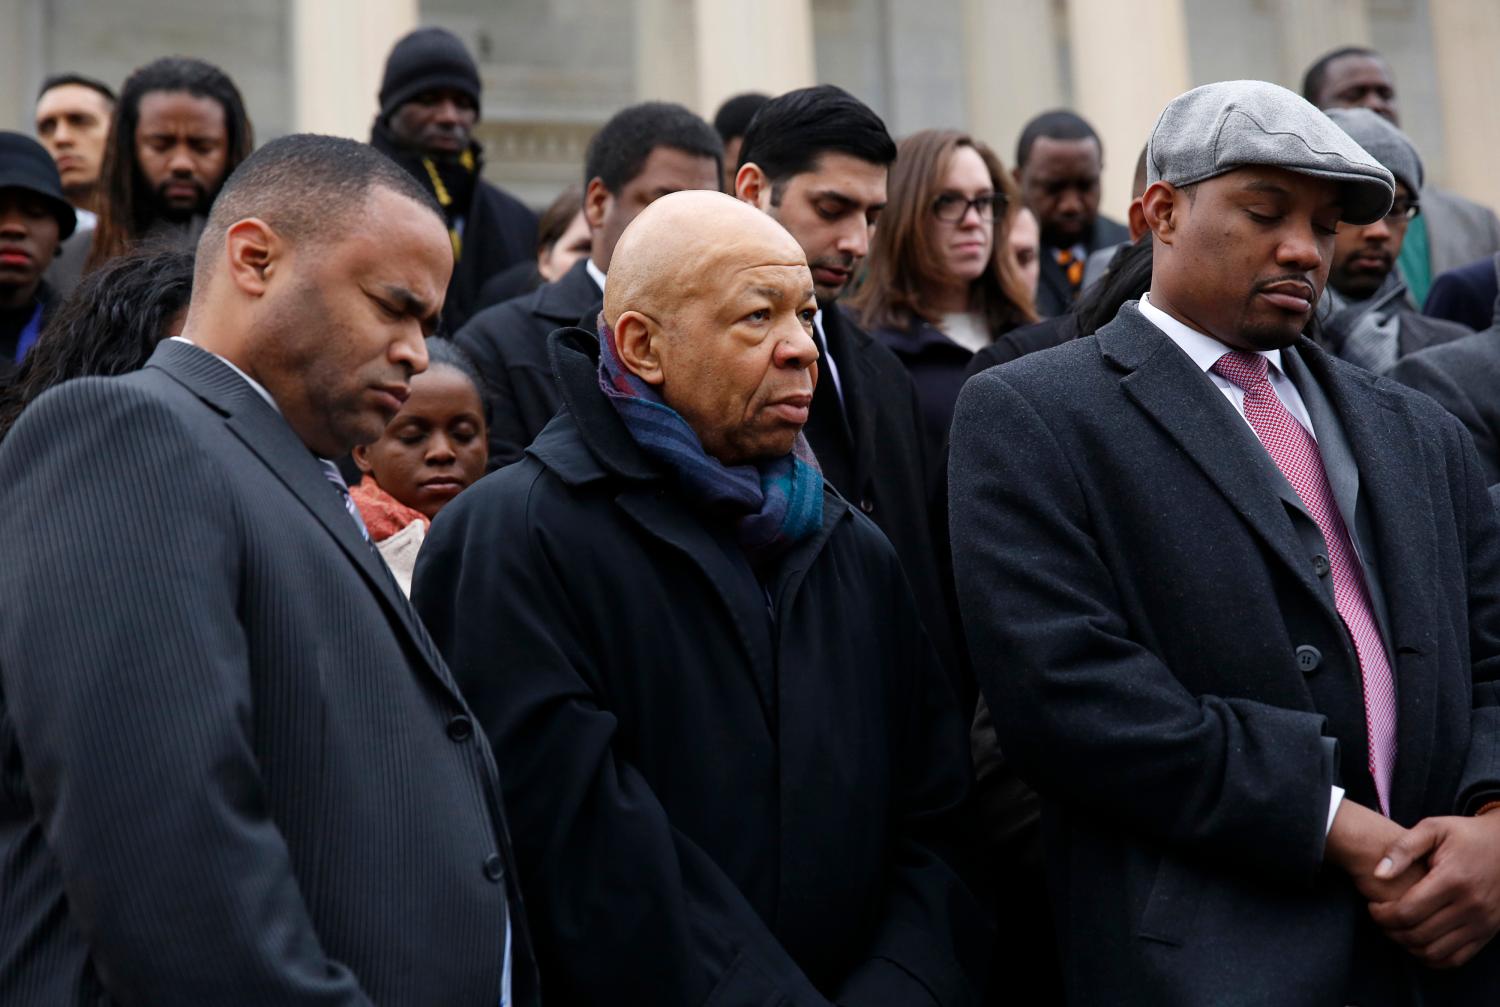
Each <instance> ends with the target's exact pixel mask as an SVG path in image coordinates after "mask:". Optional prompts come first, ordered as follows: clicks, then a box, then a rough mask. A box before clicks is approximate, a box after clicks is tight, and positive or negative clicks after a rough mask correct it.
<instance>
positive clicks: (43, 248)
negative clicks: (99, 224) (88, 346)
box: [0, 132, 74, 387]
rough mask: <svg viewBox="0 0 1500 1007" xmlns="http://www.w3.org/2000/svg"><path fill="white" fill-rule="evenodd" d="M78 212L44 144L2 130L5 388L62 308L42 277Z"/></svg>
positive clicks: (0, 318)
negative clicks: (50, 318) (66, 195)
mask: <svg viewBox="0 0 1500 1007" xmlns="http://www.w3.org/2000/svg"><path fill="white" fill-rule="evenodd" d="M73 214H74V211H73V207H72V206H70V205H68V201H67V199H66V198H64V196H63V189H62V180H61V179H60V178H59V177H58V174H57V167H56V165H55V164H53V162H52V159H51V157H50V156H48V154H47V151H46V150H45V149H44V148H43V147H42V146H41V144H39V143H37V142H36V141H35V140H33V139H32V138H31V137H29V136H23V135H22V134H20V133H9V132H0V387H4V386H6V385H8V384H10V382H11V381H12V380H13V379H14V378H15V374H16V369H17V368H19V367H20V365H21V361H22V360H24V359H25V358H26V353H27V351H28V350H30V349H31V347H32V346H34V345H35V344H36V341H37V337H38V336H40V335H41V334H42V328H43V326H45V325H46V323H47V316H48V315H49V314H50V313H51V311H52V309H53V308H55V307H56V306H57V300H58V297H57V294H56V292H55V291H53V290H52V288H51V287H50V286H49V285H48V284H47V283H46V281H45V280H44V279H43V277H44V276H45V275H46V273H47V267H48V266H49V265H51V264H52V257H53V256H54V255H55V254H56V253H57V249H58V246H59V245H60V244H61V243H62V242H64V241H66V240H67V238H68V235H70V234H71V233H72V232H73V221H74V216H73Z"/></svg>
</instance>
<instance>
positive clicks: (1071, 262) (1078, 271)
mask: <svg viewBox="0 0 1500 1007" xmlns="http://www.w3.org/2000/svg"><path fill="white" fill-rule="evenodd" d="M1057 264H1058V266H1059V267H1061V268H1062V271H1063V275H1064V276H1066V277H1067V278H1068V285H1069V286H1071V287H1072V288H1073V292H1074V293H1077V292H1078V288H1079V287H1081V286H1083V260H1082V259H1080V258H1077V257H1075V256H1074V255H1073V250H1072V249H1071V248H1059V249H1057Z"/></svg>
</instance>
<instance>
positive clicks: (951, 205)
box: [932, 192, 1005, 224]
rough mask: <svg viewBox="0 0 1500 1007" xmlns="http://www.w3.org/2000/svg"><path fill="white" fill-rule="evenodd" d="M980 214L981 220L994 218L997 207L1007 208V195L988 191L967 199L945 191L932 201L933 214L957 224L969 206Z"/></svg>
mask: <svg viewBox="0 0 1500 1007" xmlns="http://www.w3.org/2000/svg"><path fill="white" fill-rule="evenodd" d="M971 206H972V207H973V208H974V212H975V213H977V214H979V219H980V220H994V219H995V208H996V207H997V206H998V207H999V208H1000V209H1001V210H1004V209H1005V196H1004V195H1002V194H1001V193H998V192H987V193H985V194H984V195H982V196H975V197H974V198H973V199H965V198H964V197H962V196H960V195H958V194H957V193H954V192H945V193H943V194H942V195H941V196H939V197H938V198H937V199H935V200H933V201H932V215H933V216H935V217H937V219H938V220H941V221H944V222H946V223H949V224H956V223H958V222H959V221H960V220H963V219H964V214H966V213H968V212H969V207H971Z"/></svg>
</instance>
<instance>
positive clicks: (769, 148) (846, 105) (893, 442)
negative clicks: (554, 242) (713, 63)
mask: <svg viewBox="0 0 1500 1007" xmlns="http://www.w3.org/2000/svg"><path fill="white" fill-rule="evenodd" d="M895 159H896V144H895V143H894V141H892V140H891V137H890V134H889V133H887V132H886V128H885V124H884V123H883V122H881V121H880V117H879V116H877V115H876V114H875V113H874V112H873V111H871V110H870V108H869V107H868V106H866V105H865V104H864V103H863V102H861V101H860V100H859V99H858V98H855V97H854V96H853V95H851V94H849V93H848V92H846V91H844V90H842V89H841V88H837V87H833V86H830V85H822V86H819V87H809V88H802V89H800V90H797V91H789V92H787V93H786V94H783V95H781V96H779V97H777V98H773V99H772V100H771V101H769V102H767V103H766V104H765V105H763V106H762V107H761V109H760V111H759V112H757V113H756V114H755V119H754V120H753V121H752V122H751V123H750V127H749V129H748V130H747V132H746V133H745V140H744V144H743V146H742V147H741V148H740V168H739V172H738V173H737V174H736V176H735V184H736V192H737V195H738V196H739V198H740V199H742V200H744V201H745V202H747V203H750V204H752V205H754V206H757V207H759V208H760V209H761V210H764V211H765V212H766V213H768V214H770V215H771V217H772V218H774V219H775V220H776V221H777V222H778V223H780V224H781V226H782V227H785V228H786V229H787V230H788V231H789V232H791V235H792V237H794V238H796V239H797V243H798V244H799V245H801V246H802V252H803V254H804V255H806V256H807V262H808V265H809V266H810V267H811V268H812V276H813V289H814V290H815V291H816V292H817V298H818V317H817V319H816V321H815V323H814V338H815V339H817V341H818V352H819V354H820V360H819V370H820V374H821V377H820V380H819V381H818V387H817V390H816V391H815V392H814V396H813V405H812V415H811V416H810V417H809V418H808V421H807V428H806V434H807V440H808V443H810V444H811V445H812V449H813V453H814V454H816V455H817V456H818V464H819V465H820V466H822V469H823V474H824V476H825V477H826V478H827V479H828V481H829V482H830V483H832V484H833V486H834V488H835V489H837V490H838V491H839V492H840V493H842V494H843V495H844V498H845V499H846V500H848V501H849V502H850V503H852V504H854V505H855V506H856V507H858V508H859V509H860V510H861V511H863V512H864V513H865V514H867V515H869V516H870V517H871V518H873V519H874V521H875V523H876V524H877V525H879V526H880V530H881V531H883V532H885V534H886V536H887V537H888V538H889V539H890V540H891V544H892V545H894V546H895V547H896V554H897V555H898V556H900V557H901V564H902V566H904V567H905V568H906V575H907V577H908V578H909V579H910V580H911V584H912V589H913V591H915V592H916V595H917V602H918V604H919V605H920V606H921V613H922V619H923V622H924V623H926V626H927V632H928V633H929V634H930V635H931V637H932V639H933V642H934V643H935V644H936V645H937V648H938V653H939V654H940V655H941V656H942V658H943V662H944V664H945V665H946V666H947V667H948V668H949V669H950V670H951V671H952V673H953V674H954V676H955V683H956V685H957V687H958V690H959V693H960V695H961V696H964V695H965V694H967V699H969V700H972V699H973V696H974V693H973V690H972V688H970V687H967V686H965V684H964V681H963V680H964V678H965V677H966V676H965V675H964V673H963V672H962V671H961V668H962V665H963V658H962V655H961V652H960V649H959V647H958V636H959V634H958V630H957V624H956V618H955V615H954V612H953V608H952V606H951V601H950V599H951V587H950V582H951V578H950V576H949V575H948V574H947V572H946V570H945V564H944V563H943V562H942V559H943V557H942V555H941V553H940V551H939V550H938V549H936V548H935V546H934V537H935V536H934V527H933V523H932V500H933V495H934V493H935V491H936V486H935V483H936V472H935V469H934V467H933V466H934V464H935V463H936V461H937V460H936V459H931V458H927V457H926V454H925V452H924V450H923V446H922V444H923V433H922V431H923V427H922V421H921V413H920V412H919V410H918V407H917V398H916V396H917V393H916V388H915V386H914V385H913V384H912V381H911V376H910V374H909V373H908V372H907V370H906V368H905V366H903V365H902V363H901V361H900V359H899V358H898V357H897V356H896V355H895V354H894V353H892V352H891V351H890V350H888V349H886V348H885V347H884V346H882V345H881V344H880V343H878V342H877V341H876V340H874V339H871V338H870V336H869V335H868V334H866V333H865V332H864V331H863V330H862V329H860V327H859V326H857V325H855V324H854V322H853V321H852V320H851V319H850V318H849V317H848V316H847V315H845V314H844V313H843V312H842V311H840V310H839V308H838V299H839V297H840V295H842V294H843V293H844V291H845V290H846V289H847V288H848V286H849V283H850V281H851V280H852V279H853V278H854V276H855V275H856V274H857V273H858V272H859V268H860V265H861V264H862V263H863V262H864V258H865V255H866V254H868V252H869V250H870V232H871V231H872V229H873V228H874V227H875V221H876V219H877V218H878V217H879V215H880V211H881V210H882V209H884V208H885V183H886V174H887V170H888V168H889V166H890V164H891V162H893V161H895Z"/></svg>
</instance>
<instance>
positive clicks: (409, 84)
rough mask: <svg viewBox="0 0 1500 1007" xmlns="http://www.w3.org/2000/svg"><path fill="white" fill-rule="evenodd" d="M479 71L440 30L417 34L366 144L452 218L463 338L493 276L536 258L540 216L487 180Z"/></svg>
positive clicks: (394, 71)
mask: <svg viewBox="0 0 1500 1007" xmlns="http://www.w3.org/2000/svg"><path fill="white" fill-rule="evenodd" d="M481 90H482V89H481V87H480V83H479V68H478V67H477V66H476V65H475V64H474V58H473V57H472V56H470V55H469V50H468V49H466V48H465V47H464V44H463V42H462V41H461V40H460V39H459V38H458V36H457V35H454V34H453V33H452V32H450V31H447V30H446V29H443V28H418V29H417V30H415V31H413V32H410V33H408V34H407V35H405V36H403V37H402V38H401V39H400V41H398V42H397V43H396V45H395V47H394V48H392V49H391V54H390V56H389V57H388V58H387V59H386V63H385V74H384V76H383V77H382V79H381V82H380V114H379V115H378V116H376V118H375V125H374V126H373V127H372V128H371V131H370V143H371V144H373V145H374V147H375V149H376V150H379V151H380V152H381V153H383V154H385V155H386V156H388V157H390V158H391V159H392V160H393V161H395V162H396V163H397V164H399V165H401V167H403V168H405V169H406V170H407V171H408V172H410V173H411V175H412V176H413V177H414V178H415V179H416V180H417V181H418V182H420V183H421V184H422V185H423V186H424V187H425V188H426V189H427V190H428V191H429V192H431V193H432V196H433V198H434V199H436V200H437V201H438V205H439V206H441V207H442V208H443V216H444V217H445V218H446V219H447V222H448V239H449V240H450V241H451V242H452V243H453V279H452V280H450V281H449V283H448V296H447V300H446V301H444V302H443V327H444V329H445V331H447V332H448V334H449V335H451V334H453V333H455V332H457V331H458V330H459V327H460V326H462V325H463V323H464V322H466V321H468V320H469V316H470V315H472V314H473V313H474V311H475V310H477V308H478V306H479V305H478V299H479V290H480V288H481V287H483V286H484V284H485V281H486V280H488V279H490V278H491V277H492V276H494V275H495V274H496V273H499V272H501V271H503V270H505V269H506V268H508V267H509V266H512V265H514V264H515V263H517V262H520V261H521V260H523V259H525V260H527V261H530V259H531V258H532V257H533V256H534V255H535V254H536V214H535V213H533V212H531V210H530V209H529V208H528V207H527V206H526V205H525V204H524V203H522V202H521V201H520V200H518V199H516V197H514V196H512V195H511V194H510V193H508V192H506V191H505V190H504V189H501V188H499V187H498V186H494V185H491V184H490V183H488V182H486V181H485V180H484V178H483V177H482V176H483V173H484V149H483V148H482V147H481V146H480V145H479V141H477V140H475V139H474V127H475V125H476V124H477V123H478V121H479V98H480V94H481Z"/></svg>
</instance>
